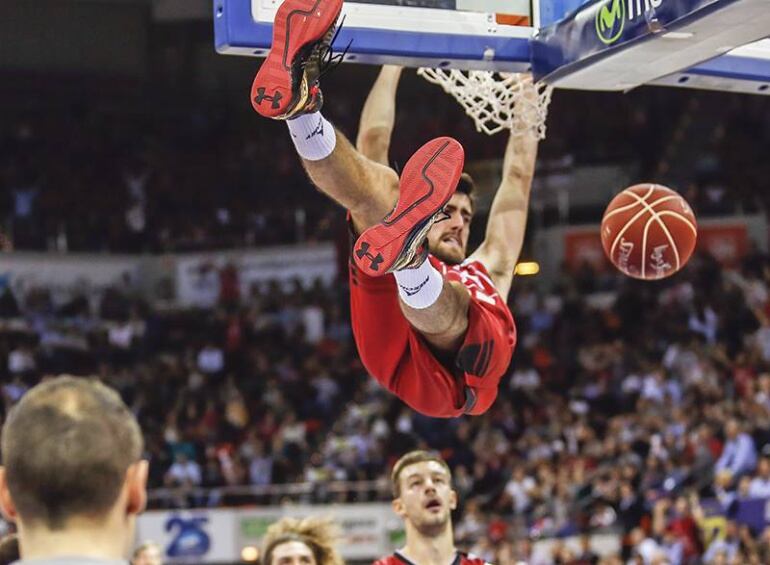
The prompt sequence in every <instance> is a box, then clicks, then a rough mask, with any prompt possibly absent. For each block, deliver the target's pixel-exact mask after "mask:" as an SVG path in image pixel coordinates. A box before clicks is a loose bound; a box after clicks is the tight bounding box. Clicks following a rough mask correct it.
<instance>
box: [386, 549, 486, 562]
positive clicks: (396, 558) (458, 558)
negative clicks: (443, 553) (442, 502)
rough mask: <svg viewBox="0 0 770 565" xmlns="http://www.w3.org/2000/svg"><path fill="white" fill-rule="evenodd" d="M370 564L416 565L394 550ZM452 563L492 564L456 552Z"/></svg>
mask: <svg viewBox="0 0 770 565" xmlns="http://www.w3.org/2000/svg"><path fill="white" fill-rule="evenodd" d="M372 565H418V564H417V563H415V562H414V561H410V560H409V559H407V558H406V557H404V556H403V555H401V554H400V553H399V552H398V551H396V552H394V553H393V555H388V556H387V557H383V558H382V559H379V560H377V561H375V562H374V563H373V564H372ZM452 565H492V564H491V563H489V562H488V561H484V560H483V559H481V558H480V557H474V556H473V555H469V554H467V553H461V552H459V551H458V552H457V553H456V554H455V559H454V561H452Z"/></svg>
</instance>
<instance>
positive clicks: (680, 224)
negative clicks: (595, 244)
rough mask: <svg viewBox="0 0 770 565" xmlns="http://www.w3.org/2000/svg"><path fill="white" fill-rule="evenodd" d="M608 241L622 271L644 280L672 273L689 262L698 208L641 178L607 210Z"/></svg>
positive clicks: (608, 249)
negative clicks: (694, 209) (641, 180)
mask: <svg viewBox="0 0 770 565" xmlns="http://www.w3.org/2000/svg"><path fill="white" fill-rule="evenodd" d="M601 230H602V231H601V237H602V247H604V252H605V253H606V254H607V257H608V258H609V259H610V261H612V264H613V265H615V266H616V267H617V268H618V269H619V270H620V271H621V272H622V273H624V274H626V275H628V276H629V277H634V278H636V279H644V280H657V279H663V278H666V277H669V276H671V275H673V274H674V273H676V272H677V271H679V270H680V269H681V268H682V267H684V266H685V264H686V263H687V261H688V260H689V259H690V256H691V255H692V252H693V250H694V249H695V242H696V240H697V238H698V224H697V222H696V220H695V215H694V214H693V212H692V208H690V205H689V204H688V203H687V201H686V200H685V199H684V198H682V196H681V195H680V194H679V193H677V192H675V191H673V190H671V189H670V188H666V187H665V186H661V185H659V184H637V185H634V186H631V187H629V188H627V189H625V190H624V191H623V192H621V193H620V194H618V195H617V196H616V197H615V198H613V199H612V202H610V204H609V206H607V210H605V212H604V217H603V218H602V227H601Z"/></svg>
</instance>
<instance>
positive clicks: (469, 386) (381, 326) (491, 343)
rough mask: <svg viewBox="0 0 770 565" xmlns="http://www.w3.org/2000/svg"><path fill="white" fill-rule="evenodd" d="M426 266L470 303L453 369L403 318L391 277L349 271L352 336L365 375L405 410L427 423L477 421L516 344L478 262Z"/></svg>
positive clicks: (508, 320)
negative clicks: (466, 417)
mask: <svg viewBox="0 0 770 565" xmlns="http://www.w3.org/2000/svg"><path fill="white" fill-rule="evenodd" d="M430 260H431V262H432V263H433V265H434V266H435V267H436V268H437V269H438V271H439V272H441V273H442V274H443V275H444V278H445V279H447V280H450V281H451V280H455V281H457V282H461V283H462V284H464V285H465V287H466V288H468V291H469V293H470V296H471V300H470V307H469V309H468V330H467V333H466V335H465V340H464V341H463V344H462V345H461V346H460V349H459V352H458V354H457V357H456V359H455V363H454V365H455V366H454V367H447V366H445V365H444V364H442V363H441V362H439V361H438V360H437V359H436V357H435V355H434V354H433V352H432V351H431V350H430V348H429V346H428V344H427V342H426V341H425V340H424V338H423V337H422V336H421V335H420V333H419V332H418V331H417V330H415V329H414V328H413V327H412V326H411V325H410V324H409V322H408V321H407V320H406V318H405V317H404V314H403V313H402V312H401V307H400V305H399V298H398V290H397V288H396V283H395V279H394V277H393V275H385V276H382V277H376V278H374V277H369V276H367V275H365V274H364V273H362V272H361V271H360V270H358V269H357V268H356V267H355V265H353V264H351V265H350V305H351V321H352V326H353V335H354V336H355V339H356V344H357V346H358V353H359V355H360V357H361V361H362V362H363V364H364V366H365V367H366V369H367V371H369V373H370V374H371V375H372V376H373V377H374V378H376V379H377V380H378V381H379V383H380V384H381V385H382V386H384V387H385V388H387V389H388V390H389V391H391V392H393V393H394V394H396V395H397V396H398V397H399V398H400V399H401V400H403V401H404V402H405V403H406V404H408V405H409V406H411V407H412V408H414V409H415V410H417V411H418V412H420V413H422V414H425V415H427V416H433V417H441V418H452V417H456V416H461V415H463V414H483V413H484V412H486V411H487V410H488V409H489V407H490V406H491V405H492V403H493V402H494V400H495V398H496V397H497V387H498V384H499V383H500V378H501V377H502V376H503V374H504V373H505V371H506V370H507V369H508V365H509V364H510V362H511V356H512V354H513V348H514V346H515V344H516V326H515V325H514V322H513V316H512V315H511V312H510V310H509V309H508V307H507V305H506V304H505V301H504V300H502V299H501V298H500V296H499V295H498V294H497V291H496V290H495V288H494V286H493V285H492V281H491V280H490V278H489V275H488V273H487V272H486V270H485V269H484V267H483V265H481V263H478V262H474V263H469V264H463V265H456V266H451V267H450V266H447V265H445V264H444V263H442V262H441V261H439V260H438V259H436V258H435V257H432V256H431V257H430Z"/></svg>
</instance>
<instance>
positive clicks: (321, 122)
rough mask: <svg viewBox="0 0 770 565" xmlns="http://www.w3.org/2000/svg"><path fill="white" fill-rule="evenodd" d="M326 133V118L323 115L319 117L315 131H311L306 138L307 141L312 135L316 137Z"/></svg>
mask: <svg viewBox="0 0 770 565" xmlns="http://www.w3.org/2000/svg"><path fill="white" fill-rule="evenodd" d="M323 134H324V119H323V116H321V117H319V118H318V125H317V126H316V127H315V129H314V130H313V131H311V132H310V133H309V134H308V135H307V137H306V138H305V141H307V140H308V139H310V138H311V137H315V136H316V135H323Z"/></svg>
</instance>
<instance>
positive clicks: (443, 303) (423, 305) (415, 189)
mask: <svg viewBox="0 0 770 565" xmlns="http://www.w3.org/2000/svg"><path fill="white" fill-rule="evenodd" d="M463 164H464V152H463V149H462V146H461V145H460V144H459V143H458V142H457V141H455V140H453V139H451V138H446V137H444V138H438V139H435V140H433V141H430V142H428V143H426V144H425V145H424V146H423V147H421V148H420V149H419V150H418V151H417V152H416V153H415V154H414V155H413V156H412V157H411V158H410V159H409V161H408V162H407V164H406V166H405V167H404V172H403V174H402V175H401V180H400V184H399V191H400V192H399V200H398V203H397V205H396V207H395V209H394V210H393V212H391V213H390V214H389V215H388V216H387V217H386V218H385V219H384V220H383V221H382V222H380V223H378V224H377V225H375V226H373V227H371V228H369V229H368V230H366V231H364V232H363V233H362V234H361V236H360V237H359V239H358V241H357V242H356V245H355V246H354V250H353V258H354V260H355V262H356V264H357V265H358V267H359V268H360V269H361V270H362V271H363V272H364V273H366V274H368V275H369V276H379V275H382V274H384V273H387V272H392V273H393V274H394V276H395V279H396V283H397V286H398V293H399V297H400V299H401V305H402V310H403V312H404V315H405V316H406V318H407V320H408V321H409V322H410V323H411V324H412V326H413V327H414V328H415V329H416V330H418V331H419V332H420V333H422V334H423V335H424V336H425V338H426V339H427V340H428V342H429V343H431V345H433V346H434V347H436V348H437V349H439V350H442V351H447V352H451V351H456V348H457V346H458V345H459V344H460V343H461V341H462V338H463V336H464V334H465V330H466V329H467V326H468V314H467V312H468V302H469V294H468V291H467V290H466V289H465V287H464V286H463V285H462V284H459V283H457V282H449V281H446V280H444V277H443V275H442V274H441V273H440V272H439V271H438V270H437V269H436V267H435V266H434V265H433V263H431V261H430V260H426V258H427V257H428V245H427V241H426V238H427V234H428V231H429V230H430V228H431V226H432V225H433V223H434V222H435V221H436V220H437V218H438V217H440V216H441V215H442V214H443V209H444V207H445V205H446V204H447V202H448V201H449V200H450V199H451V197H452V195H453V194H454V193H455V189H456V187H457V183H458V181H459V178H460V175H461V174H462V168H463ZM442 221H450V222H456V221H460V222H462V221H463V219H462V217H461V216H460V215H459V214H450V215H449V218H448V219H443V220H442Z"/></svg>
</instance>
